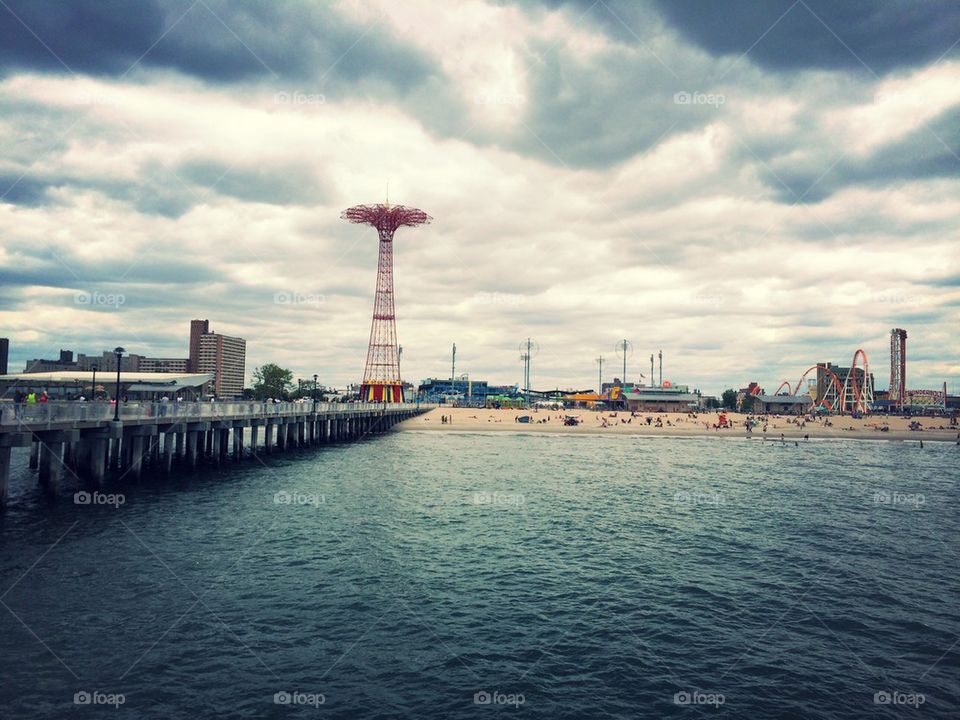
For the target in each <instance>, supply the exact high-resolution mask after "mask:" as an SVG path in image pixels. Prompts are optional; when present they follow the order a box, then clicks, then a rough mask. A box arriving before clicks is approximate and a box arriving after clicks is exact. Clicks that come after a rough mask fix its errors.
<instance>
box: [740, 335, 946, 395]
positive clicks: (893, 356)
mask: <svg viewBox="0 0 960 720" xmlns="http://www.w3.org/2000/svg"><path fill="white" fill-rule="evenodd" d="M858 362H859V363H860V364H859V365H858ZM838 369H839V368H838ZM814 371H816V387H815V388H814V387H813V386H812V384H809V383H808V384H807V385H805V384H804V383H805V381H806V380H807V376H808V375H809V374H810V373H811V372H814ZM906 377H907V331H906V330H903V329H901V328H894V329H893V330H891V331H890V392H889V399H888V401H887V403H886V405H887V407H888V408H889V409H891V410H899V411H902V410H905V409H907V408H914V409H918V408H922V409H934V410H936V409H941V410H945V409H946V398H947V388H946V384H944V387H943V390H942V391H940V390H907V389H906ZM783 390H786V394H787V395H791V396H797V395H800V394H802V393H805V392H808V393H809V394H810V396H811V399H812V400H813V402H814V403H815V404H816V405H817V407H822V408H824V409H825V410H827V411H829V412H832V413H869V412H871V411H873V410H874V409H875V403H874V391H873V377H872V376H871V375H870V364H869V361H868V360H867V353H866V352H865V351H864V350H863V348H858V349H857V351H856V352H855V353H854V354H853V362H851V363H850V367H849V368H846V373H845V374H844V377H843V378H842V379H841V378H840V377H839V376H838V375H837V373H836V372H834V371H833V369H832V368H831V366H830V365H829V364H823V363H820V364H817V365H812V366H811V367H809V368H807V369H806V371H804V373H803V375H801V376H800V379H799V380H797V383H796V384H795V385H793V386H792V387H791V385H790V383H789V382H788V381H786V380H784V381H783V382H782V383H781V384H780V387H778V388H777V391H776V393H775V394H776V395H780V393H781V392H782V391H783ZM759 392H760V389H759V386H757V388H756V390H755V391H754V392H753V393H752V394H759Z"/></svg>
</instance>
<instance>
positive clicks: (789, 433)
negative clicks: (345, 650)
mask: <svg viewBox="0 0 960 720" xmlns="http://www.w3.org/2000/svg"><path fill="white" fill-rule="evenodd" d="M521 415H530V416H531V418H532V419H533V421H532V422H530V423H519V422H517V420H516V419H517V417H518V416H521ZM565 415H573V416H575V417H577V418H579V419H580V421H581V422H580V424H579V425H576V426H567V425H564V424H563V418H564V416H565ZM442 416H447V417H449V418H450V419H451V422H449V423H443V422H441V417H442ZM647 418H651V422H650V423H649V424H648V423H647ZM718 418H719V415H718V414H717V413H716V412H708V413H699V414H697V416H696V417H692V416H688V415H686V414H683V413H637V414H636V416H635V417H631V415H630V413H629V412H624V411H618V412H613V411H609V410H606V411H595V410H560V411H557V410H543V409H540V410H534V409H531V410H485V409H477V408H437V409H435V410H431V411H430V412H428V413H425V414H424V415H420V416H418V417H415V418H411V419H410V420H406V421H404V422H403V423H401V424H400V425H398V426H397V427H398V428H399V429H401V430H418V431H441V432H486V431H495V432H503V431H506V432H550V433H571V434H577V433H581V434H583V433H588V434H595V433H603V434H613V435H617V434H620V435H659V436H664V437H667V436H678V437H683V436H688V437H693V436H700V437H702V436H718V437H753V438H758V439H762V438H764V437H766V438H768V439H769V440H779V439H780V435H781V434H783V437H784V439H793V440H799V439H803V437H804V436H805V435H806V436H808V437H809V438H810V439H811V440H813V439H824V438H834V439H836V438H845V439H848V440H849V439H855V440H911V441H914V442H917V441H920V440H940V441H950V442H956V441H957V440H958V435H960V428H957V427H952V428H951V427H950V419H949V418H914V420H917V421H918V422H919V423H920V425H921V426H922V428H923V430H921V431H914V430H910V428H909V425H910V422H911V420H908V419H906V418H900V417H890V418H888V417H882V416H872V417H866V418H860V419H854V418H850V417H829V418H826V419H825V421H824V420H814V421H812V422H811V421H806V422H805V424H804V425H803V426H801V425H800V424H798V422H797V419H796V418H792V417H786V416H777V415H770V416H767V418H766V419H767V423H766V432H764V430H763V427H764V426H763V423H761V424H760V425H758V426H756V427H754V428H753V431H752V432H749V433H748V432H747V430H746V428H745V427H744V422H745V421H746V419H747V415H744V414H740V413H727V420H728V421H729V422H731V423H733V427H731V428H719V429H717V428H715V427H714V426H715V425H716V424H717V420H718ZM658 420H659V421H660V423H659V425H658V424H657V421H658ZM799 420H800V422H803V418H800V419H799ZM826 423H829V424H826ZM884 427H886V428H888V430H886V431H883V430H881V428H884Z"/></svg>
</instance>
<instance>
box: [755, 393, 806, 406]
mask: <svg viewBox="0 0 960 720" xmlns="http://www.w3.org/2000/svg"><path fill="white" fill-rule="evenodd" d="M753 399H754V400H758V401H760V402H762V403H783V404H784V405H812V404H813V398H812V397H810V396H809V395H754V396H753Z"/></svg>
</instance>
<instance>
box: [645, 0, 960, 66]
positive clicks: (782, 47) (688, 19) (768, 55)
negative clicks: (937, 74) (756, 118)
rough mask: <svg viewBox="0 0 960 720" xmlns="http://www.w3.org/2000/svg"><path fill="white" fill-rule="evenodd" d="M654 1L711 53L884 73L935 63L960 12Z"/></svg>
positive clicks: (878, 5) (866, 1)
mask: <svg viewBox="0 0 960 720" xmlns="http://www.w3.org/2000/svg"><path fill="white" fill-rule="evenodd" d="M653 2H654V3H655V4H656V6H657V7H658V8H659V9H660V11H661V12H662V13H663V15H664V16H665V17H666V18H667V19H668V20H669V21H670V23H671V24H672V25H673V26H674V27H675V28H677V29H678V30H679V31H680V32H681V33H682V34H683V35H685V36H686V37H687V38H689V39H691V40H693V41H694V42H695V43H697V44H698V45H700V46H701V47H703V48H704V49H706V50H707V51H708V52H710V53H711V54H714V55H740V54H743V53H747V52H749V59H750V60H751V61H752V62H754V63H756V64H758V65H761V66H763V67H766V68H770V69H773V70H784V71H790V70H794V69H805V68H823V69H827V70H855V71H860V70H864V71H867V70H868V69H869V71H870V72H873V73H877V74H882V73H886V72H889V71H891V70H894V69H896V68H900V67H914V66H918V65H923V64H925V63H928V62H931V61H933V60H936V59H937V58H938V57H940V56H941V55H942V54H944V53H946V52H948V51H949V50H950V49H951V46H952V45H953V44H954V43H955V42H956V40H957V38H958V37H960V5H958V4H957V3H956V2H954V1H953V0H930V1H928V2H914V1H910V0H892V1H890V2H875V0H843V2H837V1H836V0H765V1H764V2H756V1H755V0H726V1H725V2H701V1H698V0H653ZM953 52H954V53H956V52H957V51H956V48H954V50H953ZM865 66H866V67H865Z"/></svg>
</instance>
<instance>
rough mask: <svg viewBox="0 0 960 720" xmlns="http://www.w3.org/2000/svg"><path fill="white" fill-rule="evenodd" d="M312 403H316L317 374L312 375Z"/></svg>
mask: <svg viewBox="0 0 960 720" xmlns="http://www.w3.org/2000/svg"><path fill="white" fill-rule="evenodd" d="M313 403H314V405H316V403H317V374H316V373H314V374H313Z"/></svg>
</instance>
